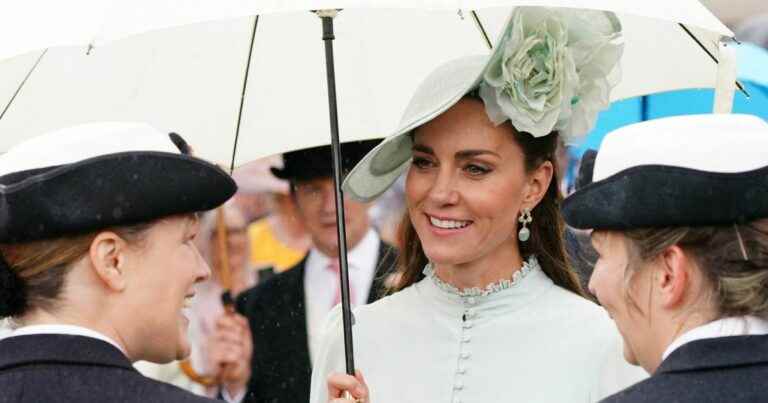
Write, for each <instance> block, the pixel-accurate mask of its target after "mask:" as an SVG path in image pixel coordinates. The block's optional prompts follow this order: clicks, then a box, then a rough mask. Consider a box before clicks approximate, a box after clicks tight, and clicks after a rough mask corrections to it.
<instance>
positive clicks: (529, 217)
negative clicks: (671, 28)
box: [310, 7, 641, 403]
mask: <svg viewBox="0 0 768 403" xmlns="http://www.w3.org/2000/svg"><path fill="white" fill-rule="evenodd" d="M621 41H622V31H621V26H620V24H619V21H618V19H617V18H616V16H615V15H613V14H612V13H607V12H602V11H585V10H572V9H548V8H535V7H520V8H517V9H515V10H514V12H513V13H512V15H511V17H510V20H509V22H508V24H507V25H506V26H505V29H504V31H503V33H502V36H501V38H500V43H499V44H497V46H496V47H495V51H494V52H493V53H492V54H491V55H490V57H488V56H479V57H469V58H462V59H458V60H455V61H452V62H449V63H447V64H445V65H443V66H440V67H439V68H437V69H436V70H435V71H434V72H433V73H432V74H431V75H430V76H429V77H427V79H426V80H425V81H424V82H423V83H422V84H421V85H420V87H419V88H418V89H417V91H416V93H415V95H414V96H413V98H412V100H411V102H410V104H409V106H408V108H407V110H406V112H405V116H404V118H403V120H402V123H401V125H400V127H399V128H398V129H397V130H396V131H395V133H394V134H393V135H391V136H390V137H388V138H387V139H386V140H385V141H384V142H383V143H382V144H381V145H379V146H378V147H377V148H375V149H374V150H373V151H372V152H370V153H369V154H368V155H367V156H366V157H365V158H364V159H363V160H362V161H361V162H360V163H359V164H358V165H357V166H356V167H355V168H354V169H353V171H352V172H351V173H350V175H349V176H348V177H347V179H346V182H345V184H344V187H345V190H346V192H347V194H349V195H352V196H353V197H356V198H358V199H361V200H371V199H373V198H375V197H377V196H378V195H380V194H381V193H382V192H383V191H384V190H386V189H387V187H388V186H390V185H391V184H392V182H394V181H395V180H396V178H397V177H398V176H400V175H401V174H402V173H403V172H406V171H407V176H406V185H405V193H406V204H407V213H406V216H405V217H404V219H403V224H402V233H401V234H400V236H401V241H402V245H401V247H402V250H401V256H400V258H401V259H400V265H399V270H400V274H401V275H400V280H399V284H397V287H396V288H397V289H398V292H396V293H394V294H393V295H391V296H389V297H386V298H384V299H382V300H380V301H378V302H376V303H373V304H370V305H367V306H363V307H360V308H358V309H356V310H355V312H354V315H355V325H354V328H353V330H354V336H355V338H354V343H355V346H354V347H355V360H356V363H357V364H358V365H359V368H360V371H361V373H360V374H358V376H357V377H352V376H349V375H345V374H343V371H344V349H343V337H342V333H341V324H340V320H341V319H340V312H339V311H338V310H337V311H336V312H333V313H332V314H331V316H330V318H329V321H328V323H327V325H326V331H325V332H326V336H325V341H324V344H323V347H322V351H321V353H320V355H319V360H318V362H317V363H316V365H315V366H314V373H313V379H312V394H311V399H310V401H311V403H320V402H323V403H324V402H327V401H333V402H349V401H350V399H349V398H343V397H342V396H344V395H345V394H350V395H351V398H352V399H355V400H356V401H367V400H368V399H372V401H375V402H376V403H395V402H397V403H403V402H420V403H421V402H498V401H510V400H514V401H520V402H559V403H568V402H595V401H597V400H599V399H600V398H602V397H605V396H607V395H609V394H610V393H612V391H616V390H618V389H620V388H622V387H624V386H627V385H629V384H630V383H631V382H632V381H635V380H637V379H639V377H640V376H641V374H640V371H634V372H633V371H632V369H631V367H630V366H629V365H626V363H624V362H623V360H622V358H621V353H620V338H619V335H618V334H617V332H616V331H615V329H614V328H613V327H612V325H611V322H610V319H609V318H608V316H607V315H606V314H605V313H604V312H603V311H602V310H601V309H600V308H599V307H598V306H597V305H595V304H593V303H592V302H590V301H588V300H587V299H586V298H584V297H583V294H582V289H581V287H580V286H579V282H578V280H577V278H576V276H575V274H574V272H573V271H572V270H571V269H570V267H569V265H568V262H567V260H566V255H565V251H564V247H563V228H564V227H563V225H564V224H563V220H562V217H561V216H560V212H559V203H560V201H561V196H560V194H559V186H558V184H557V181H558V180H557V176H558V175H557V172H556V166H555V162H554V158H555V148H556V145H557V143H558V137H559V136H565V137H566V138H573V137H575V136H578V135H582V134H586V133H587V132H588V131H589V129H590V127H591V126H592V124H593V123H594V120H595V118H596V115H597V112H598V111H599V110H600V109H601V108H604V107H605V106H607V104H608V100H609V94H610V91H611V88H612V87H613V86H614V85H615V84H616V82H617V77H615V73H616V71H617V70H618V64H619V60H620V58H621V54H622V44H621ZM363 374H364V376H365V379H363ZM369 388H370V389H369ZM371 394H372V395H373V396H371Z"/></svg>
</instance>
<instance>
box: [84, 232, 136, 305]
mask: <svg viewBox="0 0 768 403" xmlns="http://www.w3.org/2000/svg"><path fill="white" fill-rule="evenodd" d="M127 251H128V244H127V243H126V242H125V240H123V239H122V238H121V237H120V236H118V235H117V234H115V233H114V232H110V231H105V232H101V233H99V234H98V235H96V238H94V239H93V242H91V247H90V249H89V250H88V256H89V257H90V260H91V267H92V268H93V271H94V273H95V274H96V276H97V277H98V278H99V279H100V280H101V281H102V283H103V284H104V285H105V286H106V287H107V288H109V289H111V290H113V291H122V290H123V289H125V286H126V282H127V281H126V273H125V261H126V252H127Z"/></svg>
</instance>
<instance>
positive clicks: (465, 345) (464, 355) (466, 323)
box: [453, 297, 477, 403]
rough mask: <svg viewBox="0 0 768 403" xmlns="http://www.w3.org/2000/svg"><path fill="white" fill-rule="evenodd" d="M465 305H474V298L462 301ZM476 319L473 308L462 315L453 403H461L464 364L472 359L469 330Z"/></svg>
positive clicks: (465, 371)
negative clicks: (459, 350)
mask: <svg viewBox="0 0 768 403" xmlns="http://www.w3.org/2000/svg"><path fill="white" fill-rule="evenodd" d="M464 302H465V305H474V304H475V303H476V299H475V298H474V297H467V298H465V299H464ZM476 317H477V311H476V310H475V309H474V308H467V309H466V310H465V311H464V315H462V335H461V352H460V353H459V358H460V360H459V366H458V368H457V369H456V374H457V375H456V382H455V383H454V385H453V389H454V390H455V391H456V393H455V394H454V400H453V402H454V403H462V400H461V397H460V396H459V394H460V392H461V391H462V390H464V381H463V380H462V376H463V375H465V374H466V373H467V365H466V362H467V361H468V360H469V358H470V357H472V353H470V351H469V343H470V342H471V341H472V335H471V334H470V329H472V326H473V325H474V324H473V322H472V321H473V320H474V319H476Z"/></svg>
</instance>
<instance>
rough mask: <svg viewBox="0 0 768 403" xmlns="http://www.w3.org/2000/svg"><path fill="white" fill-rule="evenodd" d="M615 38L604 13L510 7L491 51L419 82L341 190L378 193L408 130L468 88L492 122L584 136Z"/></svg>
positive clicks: (390, 177) (612, 60)
mask: <svg viewBox="0 0 768 403" xmlns="http://www.w3.org/2000/svg"><path fill="white" fill-rule="evenodd" d="M621 42H622V34H621V24H620V22H619V20H618V18H617V17H616V15H615V14H613V13H611V12H606V11H595V10H578V9H556V8H543V7H517V8H515V10H514V11H513V12H512V14H511V15H510V17H509V19H508V20H507V23H506V24H505V26H504V29H503V32H502V35H500V36H499V41H498V43H497V44H496V46H495V47H494V51H493V52H492V53H491V54H490V55H485V56H469V57H463V58H460V59H456V60H453V61H451V62H448V63H445V64H443V65H442V66H440V67H438V68H437V69H436V70H434V71H433V72H432V73H431V74H430V75H429V76H428V77H427V78H426V79H425V80H424V81H423V82H422V83H421V84H420V85H419V87H418V89H417V90H416V92H415V93H414V96H413V97H412V98H411V101H410V103H409V104H408V107H407V108H406V110H405V113H404V115H403V118H402V119H401V122H400V125H399V126H398V128H397V129H396V130H395V131H394V132H393V133H392V134H391V135H389V136H387V138H386V139H385V140H384V141H383V142H382V143H381V144H380V145H379V146H377V147H376V148H375V149H373V150H372V151H371V152H370V153H368V155H366V156H365V158H363V160H362V161H360V163H359V164H358V165H357V166H356V167H355V168H354V169H353V170H352V171H351V172H350V174H349V175H348V176H347V178H346V180H345V182H344V191H345V192H346V193H347V194H348V195H350V196H351V197H353V198H355V199H358V200H360V201H371V200H373V199H375V198H376V197H378V196H379V195H381V194H382V193H384V191H386V189H387V188H389V186H391V185H392V183H394V181H395V180H397V178H398V177H399V176H400V175H401V174H402V173H403V172H404V171H405V169H406V168H407V167H408V162H409V161H410V158H411V155H412V152H411V146H412V139H411V136H410V134H411V133H412V131H413V130H414V129H416V128H418V127H419V126H421V125H423V124H425V123H427V122H429V121H431V120H432V119H434V118H436V117H437V116H439V115H440V114H442V113H443V112H445V111H446V110H448V109H449V108H451V107H452V106H453V105H455V104H456V103H457V102H459V100H461V99H462V98H463V97H464V96H465V95H467V94H468V93H470V92H471V91H474V90H479V95H480V98H482V100H483V103H484V104H485V108H486V113H487V114H488V117H489V119H490V120H491V121H492V122H493V123H495V124H502V123H504V122H506V121H510V122H511V123H512V125H513V126H514V127H515V128H516V129H517V130H518V131H520V132H525V133H529V134H531V135H533V136H535V137H541V136H546V135H547V134H549V133H551V132H553V131H558V132H560V133H561V134H563V135H564V136H565V137H566V139H569V138H570V139H574V138H576V137H578V136H582V135H586V134H587V133H588V132H589V131H590V130H591V128H592V126H593V125H594V122H595V120H596V118H597V113H598V112H599V111H600V110H602V109H605V108H607V107H608V105H609V103H610V91H611V89H612V88H613V87H614V86H615V85H616V84H618V81H619V80H618V79H619V75H620V68H619V61H620V59H621V55H622V51H623V44H622V43H621ZM605 72H608V73H605Z"/></svg>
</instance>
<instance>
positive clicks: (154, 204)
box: [0, 122, 237, 243]
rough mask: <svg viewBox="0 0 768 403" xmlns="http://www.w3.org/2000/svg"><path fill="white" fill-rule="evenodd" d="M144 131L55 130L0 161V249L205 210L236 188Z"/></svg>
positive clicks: (104, 127) (179, 145) (119, 125)
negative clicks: (18, 243) (4, 245)
mask: <svg viewBox="0 0 768 403" xmlns="http://www.w3.org/2000/svg"><path fill="white" fill-rule="evenodd" d="M188 152H189V146H188V145H187V144H186V143H185V142H184V140H183V139H182V138H181V136H179V135H178V134H175V133H166V132H162V131H159V130H157V129H154V128H152V127H151V126H149V125H146V124H143V123H130V122H103V123H102V122H100V123H88V124H84V125H79V126H74V127H70V128H66V129H61V130H56V131H53V132H49V133H47V134H44V135H41V136H38V137H35V138H33V139H30V140H28V141H26V142H23V143H21V144H18V145H17V146H15V147H13V148H11V149H10V150H9V151H8V152H7V153H5V154H2V155H0V242H3V243H17V242H27V241H33V240H39V239H46V238H52V237H57V236H63V235H67V234H74V233H80V232H85V231H92V230H97V229H102V228H107V227H111V226H119V225H128V224H134V223H140V222H146V221H151V220H154V219H157V218H161V217H165V216H170V215H174V214H184V213H191V212H196V211H203V210H208V209H211V208H214V207H217V206H218V205H220V204H222V203H223V202H224V201H226V200H227V199H229V198H230V197H231V196H232V195H233V194H234V192H235V191H236V190H237V187H236V185H235V183H234V181H233V180H232V179H231V178H230V176H229V175H228V174H227V173H226V172H224V171H223V170H221V169H220V168H218V167H216V166H215V165H213V164H210V163H208V162H206V161H203V160H201V159H199V158H195V157H193V156H190V155H187V153H188Z"/></svg>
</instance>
